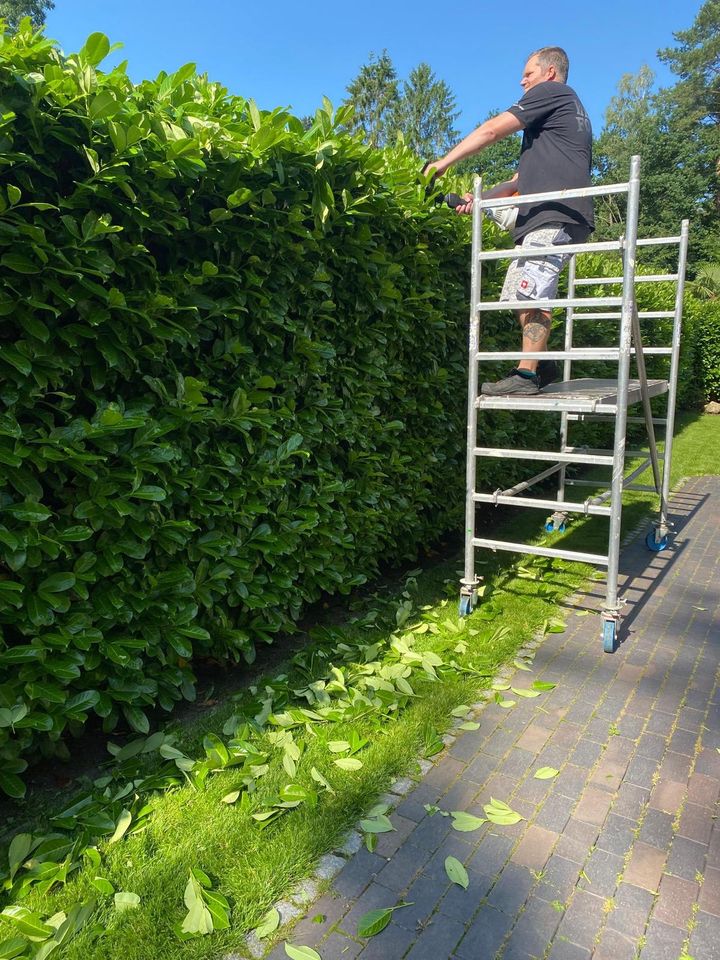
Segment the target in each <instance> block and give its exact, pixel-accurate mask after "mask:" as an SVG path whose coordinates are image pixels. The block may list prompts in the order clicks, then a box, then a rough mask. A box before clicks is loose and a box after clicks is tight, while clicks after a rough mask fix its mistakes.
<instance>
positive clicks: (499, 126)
mask: <svg viewBox="0 0 720 960" xmlns="http://www.w3.org/2000/svg"><path fill="white" fill-rule="evenodd" d="M522 129H523V125H522V123H520V121H519V120H518V118H517V117H516V116H515V115H514V114H512V113H509V112H508V111H505V112H504V113H499V114H498V115H497V116H496V117H491V118H490V119H489V120H486V121H485V123H481V124H480V126H479V127H478V128H477V130H473V132H472V133H470V134H468V135H467V137H465V139H464V140H461V141H460V143H458V144H457V146H455V147H453V148H452V150H451V151H450V152H449V153H447V154H445V156H444V157H442V159H440V160H434V161H433V162H432V163H429V164H428V166H427V168H426V169H427V170H428V171H430V170H434V171H435V173H436V174H437V175H438V176H439V175H440V174H443V173H445V171H446V170H447V169H448V168H449V167H452V166H453V165H454V164H456V163H458V162H459V161H460V160H464V159H465V157H472V156H473V154H475V153H479V152H480V151H481V150H484V149H485V147H489V146H490V144H492V143H497V142H498V140H504V139H505V137H509V136H510V135H511V134H513V133H518V132H519V131H520V130H522Z"/></svg>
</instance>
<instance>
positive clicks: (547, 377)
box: [537, 360, 560, 390]
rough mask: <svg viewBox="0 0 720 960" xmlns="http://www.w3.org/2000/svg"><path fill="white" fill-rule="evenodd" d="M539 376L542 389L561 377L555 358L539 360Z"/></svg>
mask: <svg viewBox="0 0 720 960" xmlns="http://www.w3.org/2000/svg"><path fill="white" fill-rule="evenodd" d="M537 377H538V380H539V381H540V389H541V390H542V388H543V387H546V386H547V385H548V384H549V383H555V381H556V380H559V379H560V372H559V370H558V365H557V363H555V361H554V360H538V365H537Z"/></svg>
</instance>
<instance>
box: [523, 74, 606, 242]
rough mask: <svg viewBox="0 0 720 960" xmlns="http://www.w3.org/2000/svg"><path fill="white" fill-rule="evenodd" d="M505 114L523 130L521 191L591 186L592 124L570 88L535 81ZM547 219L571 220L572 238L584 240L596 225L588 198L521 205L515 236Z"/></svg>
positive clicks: (556, 221)
mask: <svg viewBox="0 0 720 960" xmlns="http://www.w3.org/2000/svg"><path fill="white" fill-rule="evenodd" d="M508 112H509V113H512V114H513V116H515V117H517V118H518V120H519V121H520V123H522V125H523V127H524V128H525V132H524V133H523V142H522V151H521V154H520V165H519V167H518V174H519V176H518V190H519V192H520V194H521V195H522V194H526V193H545V192H547V191H550V190H570V189H572V188H574V187H589V186H590V167H591V164H592V127H591V126H590V118H589V117H588V115H587V113H586V112H585V108H584V107H583V105H582V103H581V102H580V99H579V98H578V95H577V94H576V93H575V91H574V90H573V89H572V87H569V86H568V85H567V84H565V83H558V82H557V81H556V80H546V81H544V82H543V83H538V84H537V85H536V86H534V87H532V88H531V89H530V90H528V92H527V93H526V94H525V96H524V97H523V98H522V100H520V101H519V102H518V103H515V104H513V105H512V107H510V108H509V111H508ZM546 223H564V224H569V225H570V226H569V227H568V233H569V234H570V235H571V237H572V239H573V240H574V241H575V242H577V243H582V242H584V241H585V240H586V239H587V237H588V235H589V233H590V231H591V230H593V229H594V227H595V219H594V215H593V202H592V198H591V197H579V198H576V199H571V200H564V201H558V200H554V201H549V202H547V203H536V204H525V205H524V206H523V205H520V209H519V211H518V218H517V224H516V226H515V232H514V236H515V240H516V241H517V240H521V239H522V237H524V236H525V234H526V233H529V232H530V231H531V230H537V229H539V228H540V227H542V226H543V225H544V224H546Z"/></svg>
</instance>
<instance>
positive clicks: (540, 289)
mask: <svg viewBox="0 0 720 960" xmlns="http://www.w3.org/2000/svg"><path fill="white" fill-rule="evenodd" d="M570 242H571V238H570V235H569V234H568V232H567V230H566V229H565V228H564V226H563V225H562V224H561V223H549V224H547V225H546V226H544V227H541V228H540V229H539V230H533V231H531V232H530V233H528V234H526V235H525V236H524V237H523V240H522V243H521V244H520V245H519V246H517V247H515V249H516V250H531V249H532V248H533V247H551V246H555V245H558V246H561V245H562V244H564V243H570ZM569 259H570V254H568V253H561V252H558V253H556V254H550V255H549V256H543V257H537V258H535V259H532V258H531V257H522V258H520V259H518V260H513V261H511V263H510V266H509V267H508V272H507V276H506V277H505V283H504V284H503V288H502V293H501V295H500V299H501V300H552V299H554V297H555V294H556V293H557V287H558V278H559V277H560V272H561V271H562V269H563V267H564V266H565V264H566V263H567V262H568V260H569Z"/></svg>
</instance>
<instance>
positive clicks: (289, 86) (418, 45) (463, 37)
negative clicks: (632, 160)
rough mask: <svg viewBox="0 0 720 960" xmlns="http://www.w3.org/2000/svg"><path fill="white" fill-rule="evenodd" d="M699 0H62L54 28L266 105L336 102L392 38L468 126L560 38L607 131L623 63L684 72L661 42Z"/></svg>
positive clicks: (146, 70) (630, 68)
mask: <svg viewBox="0 0 720 960" xmlns="http://www.w3.org/2000/svg"><path fill="white" fill-rule="evenodd" d="M700 6H701V0H594V2H593V3H592V4H587V3H585V2H583V0H575V2H570V0H551V2H538V0H536V2H534V3H530V2H528V0H515V2H514V3H512V2H509V0H505V2H493V3H485V2H482V0H480V2H476V3H467V2H456V3H450V4H449V5H448V7H447V8H444V7H442V5H441V4H439V3H431V2H428V0H412V2H411V0H385V2H382V0H363V2H362V3H353V4H344V3H343V2H342V0H306V2H305V3H299V2H297V0H295V2H292V3H291V2H288V0H270V2H267V3H257V2H255V3H252V4H250V3H247V2H244V0H205V2H204V3H197V0H195V2H191V0H143V2H140V0H56V7H55V10H54V11H52V13H51V14H50V15H49V17H48V25H47V32H48V34H49V36H51V37H53V38H55V39H56V40H58V41H59V43H60V45H61V47H62V48H63V49H64V50H65V52H66V53H70V52H72V51H74V50H77V49H78V48H79V47H80V46H81V45H82V43H83V41H84V39H85V37H86V36H87V35H88V34H90V33H93V32H94V31H96V30H100V31H102V32H103V33H106V34H107V35H108V36H109V37H110V39H111V40H112V41H122V42H123V43H124V49H123V51H122V52H121V53H120V54H119V55H118V54H115V55H114V57H113V59H112V60H109V61H108V63H110V64H112V63H113V62H116V61H118V60H120V59H127V60H128V61H129V67H128V69H129V74H130V76H131V77H132V79H133V80H136V81H137V80H142V79H144V78H147V77H155V76H156V75H157V74H158V73H159V71H160V70H167V71H168V72H171V71H173V70H175V69H177V67H179V66H181V65H182V64H184V63H187V62H189V61H193V62H195V63H197V65H198V68H199V69H200V70H201V71H207V73H208V74H209V75H210V77H211V79H213V80H217V81H219V82H220V83H222V84H224V85H225V86H227V87H228V88H229V89H230V91H231V92H232V93H235V94H238V95H239V96H244V97H253V98H254V99H255V100H256V101H257V103H258V104H259V106H260V107H262V108H267V109H269V108H273V107H276V106H291V107H292V108H293V110H294V112H295V113H296V114H298V115H303V114H307V113H312V112H314V110H315V108H316V106H317V105H318V104H319V103H320V101H321V99H322V97H323V96H327V97H329V98H330V99H331V100H332V101H333V103H334V104H335V105H336V106H337V105H338V104H339V103H340V101H341V100H342V99H343V97H344V95H345V87H346V85H347V83H348V82H349V81H350V80H351V79H352V78H353V77H354V76H355V75H356V74H357V72H358V70H359V68H360V66H361V65H362V64H363V63H365V62H367V59H368V55H369V53H370V52H371V51H374V52H380V51H382V50H383V49H384V48H386V49H387V50H388V52H389V54H390V56H391V57H392V59H393V62H394V63H395V66H396V68H397V71H398V74H399V76H400V77H403V76H406V75H407V73H408V72H409V71H410V70H411V69H412V67H413V66H415V65H416V64H417V63H419V62H420V61H423V60H424V61H426V62H427V63H429V64H430V66H431V67H432V68H433V70H434V71H435V73H436V75H437V76H438V77H439V78H442V79H443V80H445V81H446V82H447V83H448V85H449V86H450V88H451V90H452V91H453V92H454V94H455V96H456V99H457V103H458V107H459V109H460V110H461V116H460V118H459V120H458V123H457V126H458V129H459V130H460V131H461V133H462V134H466V133H468V132H469V131H470V130H471V129H473V127H474V126H475V125H476V123H477V122H478V121H479V120H481V119H483V118H484V117H485V116H486V115H487V114H488V112H489V111H491V110H494V109H498V108H499V109H504V108H505V107H507V106H509V105H510V104H511V103H513V102H514V101H515V100H516V99H517V97H518V96H519V95H520V93H521V90H520V86H519V80H520V72H521V68H522V65H523V63H524V60H525V57H526V54H527V53H529V52H531V51H532V50H533V49H535V48H537V47H539V46H543V45H547V44H558V45H560V46H563V47H565V49H566V50H567V51H568V53H569V55H570V64H571V66H570V83H571V85H572V86H573V87H575V89H576V90H577V91H578V93H579V94H580V96H581V99H582V100H583V101H584V103H585V106H586V108H587V110H588V113H589V114H590V117H591V119H592V122H593V127H594V129H595V131H596V132H599V131H600V128H601V126H602V121H603V115H604V111H605V108H606V106H607V105H608V103H609V100H610V98H611V96H612V95H613V93H614V92H615V88H616V85H617V81H618V80H619V78H620V76H621V75H622V74H623V73H636V72H637V71H638V70H639V69H640V67H641V66H642V65H643V64H648V65H649V66H651V67H652V68H653V69H654V70H655V71H656V73H657V77H658V82H659V83H660V84H663V85H666V84H668V83H670V82H672V75H671V74H670V73H669V71H668V70H667V69H666V68H665V67H664V66H663V65H662V64H660V63H659V62H658V61H657V57H656V54H657V50H658V48H660V47H665V46H669V45H671V44H672V42H673V37H672V34H673V32H675V31H678V30H682V29H686V28H687V27H689V26H690V25H691V23H692V21H693V20H694V18H695V15H696V14H697V11H698V10H699V8H700Z"/></svg>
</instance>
